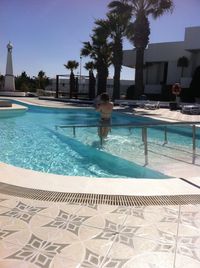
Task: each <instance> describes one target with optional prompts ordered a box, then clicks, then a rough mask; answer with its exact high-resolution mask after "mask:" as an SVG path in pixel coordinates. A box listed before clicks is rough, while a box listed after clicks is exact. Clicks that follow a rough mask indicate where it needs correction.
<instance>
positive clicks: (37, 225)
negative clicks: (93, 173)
mask: <svg viewBox="0 0 200 268" xmlns="http://www.w3.org/2000/svg"><path fill="white" fill-rule="evenodd" d="M16 99H18V100H20V99H21V100H22V101H24V102H25V101H26V102H27V103H32V104H35V105H44V106H48V107H59V108H62V107H63V108H66V107H68V104H66V103H58V102H53V101H44V100H38V99H36V98H16ZM17 106H18V105H17ZM70 107H72V106H71V105H70ZM16 108H19V109H20V107H19V106H18V107H16V105H13V107H12V109H16ZM122 109H123V108H122ZM129 112H130V111H129ZM131 113H132V111H131ZM134 113H136V114H142V115H146V116H151V117H154V118H162V119H165V120H169V121H170V120H175V121H191V122H192V121H193V122H194V121H200V116H198V115H185V114H181V113H180V112H178V111H169V109H158V110H153V111H152V110H148V111H147V110H143V109H139V108H138V109H135V111H134ZM187 157H188V156H187V155H186V156H184V159H182V160H181V161H180V160H178V161H176V160H174V159H172V160H170V159H169V158H167V160H165V161H161V160H160V161H158V160H154V159H152V161H151V164H150V165H149V166H150V167H152V168H155V169H156V170H159V171H161V172H163V173H165V174H167V175H169V176H171V178H170V179H162V180H159V179H113V178H110V179H108V178H101V179H94V178H87V177H72V176H71V177H68V176H61V175H54V174H47V173H42V172H36V171H32V170H26V169H22V168H18V167H14V166H11V165H8V164H5V163H0V182H3V183H8V184H12V185H17V186H21V187H27V188H31V189H42V190H50V191H58V192H72V193H94V194H95V193H96V194H99V193H100V194H110V195H135V196H139V195H145V196H151V195H161V196H162V195H169V196H170V195H199V194H200V189H199V188H197V187H194V186H193V185H191V184H188V183H186V182H184V181H182V180H180V179H179V178H180V177H183V178H187V180H189V181H190V182H193V183H195V184H196V185H198V186H200V164H199V159H198V158H197V162H196V164H195V165H194V164H192V163H191V159H190V158H191V157H188V158H187ZM162 160H163V159H162ZM0 267H1V268H4V267H6V268H8V267H9V268H18V267H20V268H21V267H23V268H27V267H30V268H36V267H54V268H62V267H63V268H66V267H67V268H68V267H70V268H75V267H87V268H89V267H90V268H97V267H113V268H115V267H129V268H199V267H200V204H196V205H190V204H188V205H174V206H171V205H170V206H169V205H168V206H167V205H163V206H125V207H122V206H111V205H100V204H98V205H89V204H88V205H83V204H73V203H62V202H57V203H55V202H46V201H38V200H31V199H26V198H19V197H15V196H11V195H6V194H3V193H0Z"/></svg>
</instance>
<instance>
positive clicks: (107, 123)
mask: <svg viewBox="0 0 200 268" xmlns="http://www.w3.org/2000/svg"><path fill="white" fill-rule="evenodd" d="M99 123H100V126H103V127H109V126H110V123H111V118H101V119H100V122H99Z"/></svg>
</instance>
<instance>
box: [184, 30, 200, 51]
mask: <svg viewBox="0 0 200 268" xmlns="http://www.w3.org/2000/svg"><path fill="white" fill-rule="evenodd" d="M184 43H185V49H186V50H190V51H191V50H199V49H200V27H199V26H196V27H187V28H185V41H184Z"/></svg>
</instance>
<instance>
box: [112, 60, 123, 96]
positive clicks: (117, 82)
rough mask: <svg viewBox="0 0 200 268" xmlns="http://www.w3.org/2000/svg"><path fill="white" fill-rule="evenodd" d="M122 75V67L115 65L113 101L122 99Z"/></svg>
mask: <svg viewBox="0 0 200 268" xmlns="http://www.w3.org/2000/svg"><path fill="white" fill-rule="evenodd" d="M120 73H121V65H119V64H117V65H115V73H114V84H113V100H115V99H119V98H120Z"/></svg>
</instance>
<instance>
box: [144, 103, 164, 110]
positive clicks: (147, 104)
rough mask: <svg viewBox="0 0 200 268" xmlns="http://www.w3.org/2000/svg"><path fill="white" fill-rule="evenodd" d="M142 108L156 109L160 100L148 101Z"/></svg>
mask: <svg viewBox="0 0 200 268" xmlns="http://www.w3.org/2000/svg"><path fill="white" fill-rule="evenodd" d="M144 108H145V109H148V110H156V109H159V108H160V102H159V101H157V102H149V103H145V104H144Z"/></svg>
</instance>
